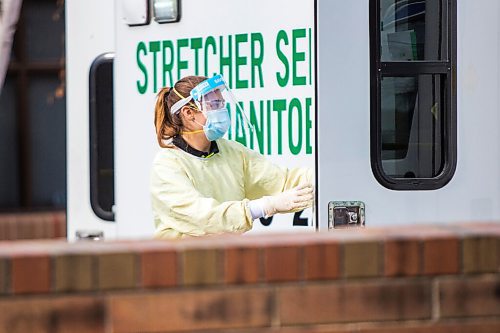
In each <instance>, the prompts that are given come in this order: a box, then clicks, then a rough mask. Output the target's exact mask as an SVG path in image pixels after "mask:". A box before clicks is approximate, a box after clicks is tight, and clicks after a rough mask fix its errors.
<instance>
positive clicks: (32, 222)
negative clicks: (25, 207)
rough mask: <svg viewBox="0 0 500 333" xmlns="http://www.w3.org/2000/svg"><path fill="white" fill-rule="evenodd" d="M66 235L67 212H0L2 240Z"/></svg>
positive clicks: (0, 238)
mask: <svg viewBox="0 0 500 333" xmlns="http://www.w3.org/2000/svg"><path fill="white" fill-rule="evenodd" d="M60 237H66V212H64V211H50V212H32V213H31V212H30V213H9V214H5V213H3V214H0V240H18V239H52V238H60Z"/></svg>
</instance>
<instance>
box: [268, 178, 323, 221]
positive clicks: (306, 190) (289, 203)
mask: <svg viewBox="0 0 500 333" xmlns="http://www.w3.org/2000/svg"><path fill="white" fill-rule="evenodd" d="M313 199H314V194H313V188H312V185H310V184H303V185H299V186H297V187H294V188H292V189H290V190H288V191H284V192H282V193H280V194H276V195H273V196H268V197H263V198H261V199H259V200H262V208H263V210H264V213H265V216H266V217H269V216H273V215H274V214H277V213H288V212H291V211H299V210H303V209H306V208H308V207H311V206H312V202H313Z"/></svg>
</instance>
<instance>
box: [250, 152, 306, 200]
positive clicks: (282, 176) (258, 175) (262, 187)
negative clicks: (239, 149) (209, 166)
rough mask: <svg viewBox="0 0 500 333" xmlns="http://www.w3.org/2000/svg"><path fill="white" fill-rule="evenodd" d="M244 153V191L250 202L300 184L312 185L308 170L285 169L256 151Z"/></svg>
mask: <svg viewBox="0 0 500 333" xmlns="http://www.w3.org/2000/svg"><path fill="white" fill-rule="evenodd" d="M243 148H244V150H245V152H244V155H245V168H246V169H245V189H246V197H247V198H248V199H250V200H253V199H258V198H261V197H263V196H267V195H275V194H278V193H281V192H283V191H286V190H289V189H291V188H294V187H295V186H298V185H301V184H313V172H312V169H310V168H290V169H288V168H285V167H280V166H278V165H275V164H273V163H272V162H270V161H269V160H267V159H266V158H265V157H264V156H262V155H261V154H259V153H258V152H256V151H253V150H250V149H247V148H245V147H243Z"/></svg>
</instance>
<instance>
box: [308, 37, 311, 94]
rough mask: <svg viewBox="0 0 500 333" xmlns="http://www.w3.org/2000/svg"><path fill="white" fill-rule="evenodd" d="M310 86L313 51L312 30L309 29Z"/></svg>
mask: <svg viewBox="0 0 500 333" xmlns="http://www.w3.org/2000/svg"><path fill="white" fill-rule="evenodd" d="M308 39H309V85H312V49H311V39H312V35H311V28H309V38H308Z"/></svg>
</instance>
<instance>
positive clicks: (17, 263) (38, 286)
mask: <svg viewBox="0 0 500 333" xmlns="http://www.w3.org/2000/svg"><path fill="white" fill-rule="evenodd" d="M11 286H12V291H13V293H15V294H24V293H45V292H49V291H50V258H49V257H48V256H23V257H13V258H12V262H11Z"/></svg>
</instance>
